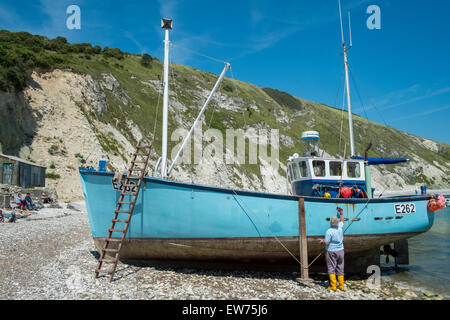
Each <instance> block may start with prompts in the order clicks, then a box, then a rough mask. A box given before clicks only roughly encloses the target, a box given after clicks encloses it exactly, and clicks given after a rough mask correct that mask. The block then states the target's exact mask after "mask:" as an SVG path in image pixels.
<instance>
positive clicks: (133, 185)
mask: <svg viewBox="0 0 450 320" xmlns="http://www.w3.org/2000/svg"><path fill="white" fill-rule="evenodd" d="M128 179H130V178H128ZM136 179H138V178H136ZM122 186H124V187H125V188H126V187H137V185H136V184H123V185H122Z"/></svg>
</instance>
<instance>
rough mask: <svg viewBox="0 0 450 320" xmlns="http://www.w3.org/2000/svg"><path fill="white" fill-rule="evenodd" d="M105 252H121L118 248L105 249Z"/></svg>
mask: <svg viewBox="0 0 450 320" xmlns="http://www.w3.org/2000/svg"><path fill="white" fill-rule="evenodd" d="M103 251H105V252H119V250H117V249H103Z"/></svg>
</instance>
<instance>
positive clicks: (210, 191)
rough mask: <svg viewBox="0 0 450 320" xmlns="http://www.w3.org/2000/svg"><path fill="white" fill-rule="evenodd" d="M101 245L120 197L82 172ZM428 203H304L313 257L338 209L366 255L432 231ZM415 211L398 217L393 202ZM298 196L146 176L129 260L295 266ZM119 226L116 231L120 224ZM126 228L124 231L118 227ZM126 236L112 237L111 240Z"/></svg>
mask: <svg viewBox="0 0 450 320" xmlns="http://www.w3.org/2000/svg"><path fill="white" fill-rule="evenodd" d="M80 175H81V179H82V184H83V192H84V196H85V199H86V206H87V210H88V216H89V221H90V226H91V231H92V235H93V238H94V240H95V244H96V246H97V248H98V249H99V250H100V249H101V248H102V245H103V242H104V239H105V237H106V235H107V231H108V229H109V227H110V224H111V219H112V217H113V214H114V209H115V207H116V203H117V199H118V198H119V196H120V191H117V190H114V189H113V188H112V183H111V180H112V178H113V174H112V173H104V172H96V171H84V170H80ZM429 198H430V197H423V196H419V197H409V198H406V197H404V198H391V199H373V200H371V201H369V202H368V201H367V200H364V199H363V200H361V199H323V198H308V197H306V198H304V199H305V200H304V204H305V219H306V234H307V239H308V253H309V256H310V257H311V258H313V257H315V256H316V255H317V254H319V253H320V252H322V251H323V246H321V245H320V244H319V240H320V239H323V236H324V234H325V231H326V230H327V229H328V228H329V224H330V223H329V219H330V217H331V216H335V215H336V212H337V211H336V207H338V206H339V207H341V208H343V211H344V216H345V218H346V222H345V224H344V230H345V237H344V247H345V250H346V254H352V253H358V252H364V251H367V250H370V249H373V248H377V247H378V248H379V246H381V245H384V244H388V243H392V242H395V241H399V240H404V239H408V238H410V237H412V236H415V235H417V234H420V233H422V232H425V231H427V230H429V229H430V228H431V226H432V224H433V220H434V215H433V213H432V212H430V211H427V208H426V205H427V201H428V199H429ZM125 201H126V200H125ZM403 203H410V204H414V206H415V211H416V212H415V213H411V214H404V215H399V214H395V212H394V205H395V204H403ZM298 212H299V197H295V196H286V195H278V194H267V193H260V192H250V191H237V190H231V189H224V188H215V187H208V186H202V185H196V184H187V183H180V182H174V181H170V180H165V179H158V178H145V179H144V183H143V187H142V188H141V191H140V193H139V196H138V199H137V203H136V207H135V210H134V213H133V217H132V219H131V222H130V226H129V229H128V232H127V235H126V240H125V242H124V243H123V246H122V249H121V258H123V259H137V260H149V259H163V260H207V261H214V260H217V261H219V260H223V261H225V260H230V261H242V262H250V261H255V262H275V261H290V260H291V261H294V262H295V260H294V259H293V257H292V255H291V254H293V255H295V256H297V257H298V254H299V242H298V241H299V237H298V235H299V227H298V221H299V220H298ZM116 227H117V226H116ZM118 228H120V226H119V227H118ZM119 236H121V234H120V233H115V234H114V233H113V237H119Z"/></svg>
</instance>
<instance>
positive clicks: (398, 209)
mask: <svg viewBox="0 0 450 320" xmlns="http://www.w3.org/2000/svg"><path fill="white" fill-rule="evenodd" d="M394 211H395V214H413V213H416V204H415V203H398V204H394Z"/></svg>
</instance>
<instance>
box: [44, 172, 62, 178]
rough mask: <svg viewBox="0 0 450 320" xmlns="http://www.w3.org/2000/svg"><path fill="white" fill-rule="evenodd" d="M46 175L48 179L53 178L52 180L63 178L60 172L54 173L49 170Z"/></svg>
mask: <svg viewBox="0 0 450 320" xmlns="http://www.w3.org/2000/svg"><path fill="white" fill-rule="evenodd" d="M45 177H46V178H48V179H52V180H57V179H60V178H61V176H60V175H59V174H57V173H54V172H47V173H46V174H45Z"/></svg>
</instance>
